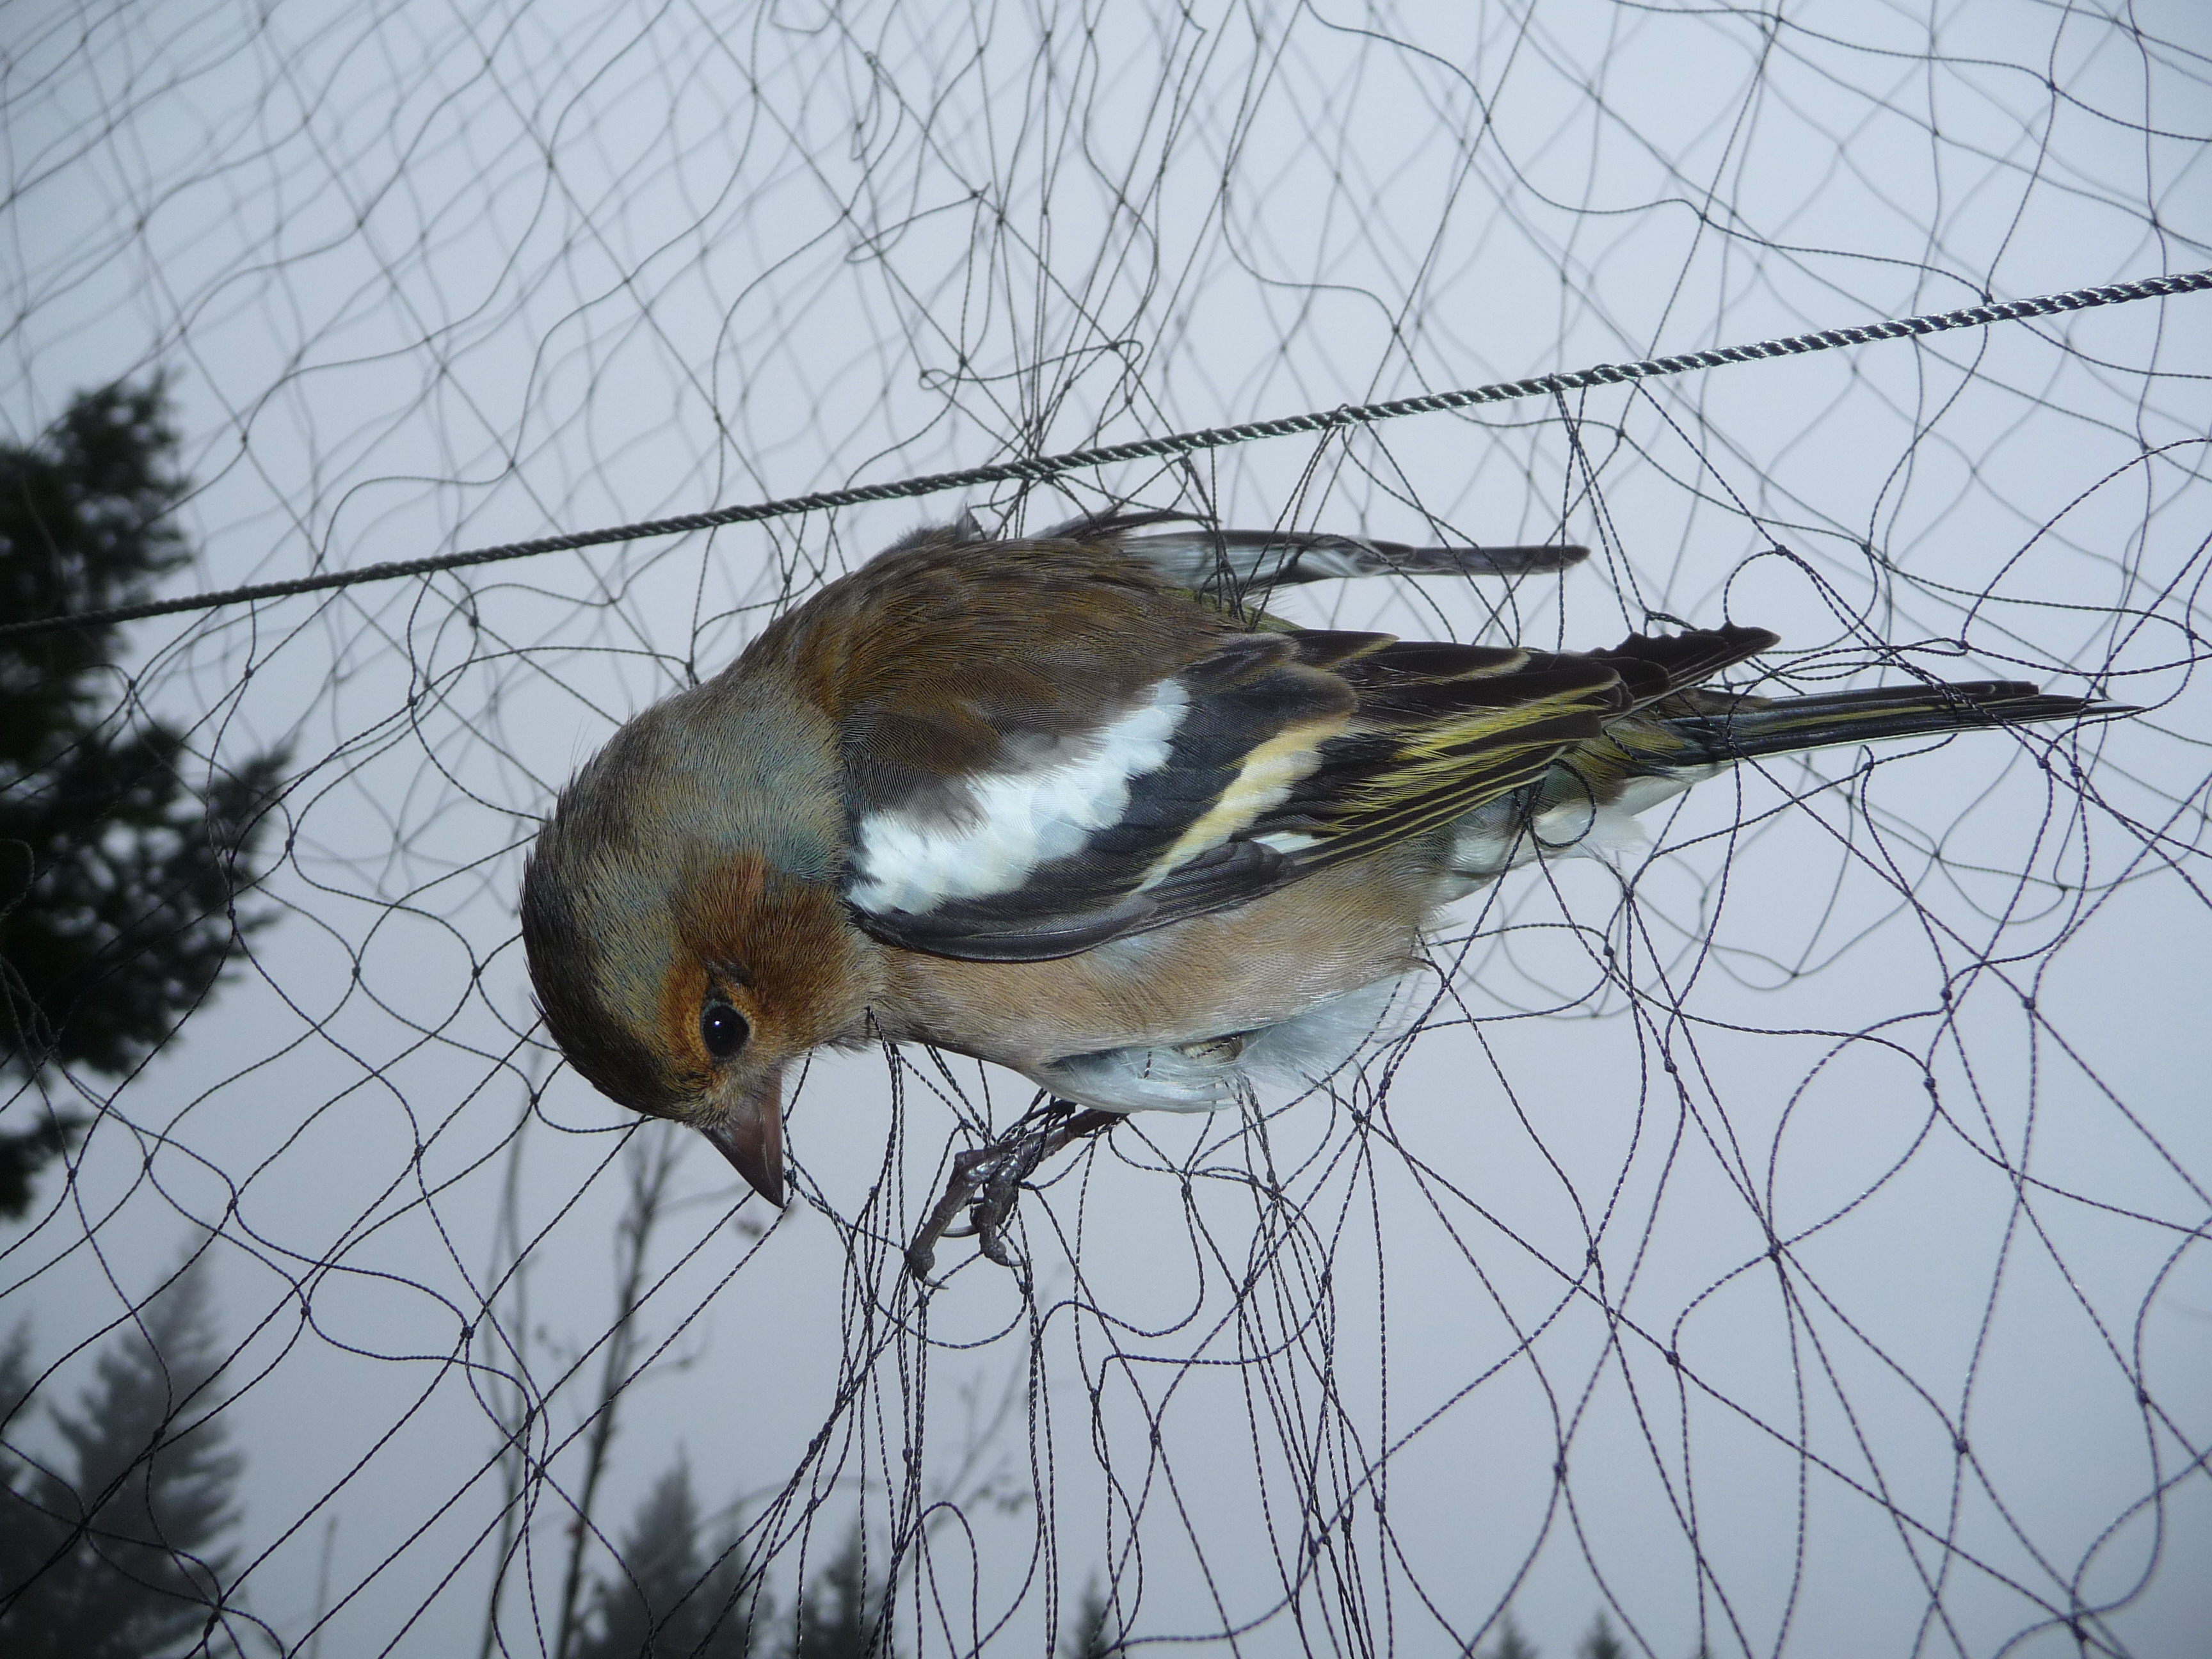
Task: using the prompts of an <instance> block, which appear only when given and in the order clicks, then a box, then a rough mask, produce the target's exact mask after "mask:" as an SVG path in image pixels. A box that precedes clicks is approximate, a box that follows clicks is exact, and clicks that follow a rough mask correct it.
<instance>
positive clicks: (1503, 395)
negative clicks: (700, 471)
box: [0, 270, 2212, 638]
mask: <svg viewBox="0 0 2212 1659" xmlns="http://www.w3.org/2000/svg"><path fill="white" fill-rule="evenodd" d="M2207 288H2212V270H2192V271H2185V272H2182V273H2179V274H2178V275H2175V276H2146V277H2142V278H2141V279H2139V280H2137V281H2136V282H2131V283H2111V284H2109V285H2108V286H2106V287H2104V288H2077V289H2073V290H2072V291H2071V292H2069V293H2066V294H2046V295H2039V296H2038V297H2036V298H2034V299H2031V300H2008V301H2004V302H2003V303H2002V304H1993V305H1983V306H1969V307H1966V309H1965V310H1963V311H1946V312H1941V313H1933V314H1930V315H1927V316H1921V317H1901V318H1897V319H1892V320H1889V321H1887V322H1879V323H1861V324H1859V325H1857V326H1855V327H1850V328H1829V329H1822V330H1820V331H1819V332H1817V333H1813V334H1793V335H1791V336H1790V337H1788V338H1786V339H1780V340H1762V341H1759V343H1757V344H1755V345H1738V346H1720V347H1716V348H1714V349H1711V350H1706V351H1686V352H1681V353H1679V354H1677V355H1675V356H1671V357H1648V358H1646V359H1644V361H1643V362H1637V363H1599V364H1597V365H1595V367H1593V368H1578V369H1573V370H1571V371H1569V372H1567V373H1565V374H1540V375H1537V376H1535V377H1534V378H1533V379H1529V380H1505V381H1500V382H1498V383H1497V384H1494V385H1491V386H1475V387H1473V388H1471V389H1469V390H1467V391H1464V392H1426V393H1424V394H1422V395H1421V396H1419V397H1415V398H1392V399H1391V400H1389V402H1387V403H1379V404H1347V405H1345V406H1342V407H1340V408H1336V409H1325V410H1313V411H1311V412H1310V413H1307V414H1304V415H1285V416H1278V417H1277V418H1275V419H1273V420H1270V421H1248V422H1244V423H1243V424H1242V425H1239V426H1217V427H1209V428H1206V429H1205V430H1204V431H1202V432H1179V433H1176V434H1173V435H1170V436H1167V437H1160V438H1137V439H1133V440H1132V441H1129V442H1127V443H1120V444H1108V445H1105V446H1103V447H1100V448H1097V449H1077V450H1071V451H1069V452H1068V453H1066V454H1062V455H1041V456H1035V457H1032V458H1030V459H1026V460H1012V461H1000V462H997V463H994V465H989V466H971V467H967V468H964V469H963V470H962V471H957V472H933V473H930V474H928V475H927V476H926V477H915V478H901V479H897V480H895V481H893V482H890V483H873V484H854V485H852V486H850V487H849V488H847V489H824V490H819V491H817V492H816V493H815V494H813V495H793V496H790V497H788V498H787V499H785V500H782V501H757V502H753V503H750V504H748V505H746V506H742V507H715V508H714V509H713V510H712V511H710V512H706V513H683V514H680V515H679V516H678V517H676V518H672V519H649V520H645V521H644V522H642V523H639V524H628V525H620V526H615V527H614V528H611V529H605V530H580V531H576V532H573V533H571V534H569V535H566V536H540V537H538V538H535V539H534V540H531V541H526V542H506V543H502V544H500V545H499V546H496V547H480V548H476V549H473V550H469V551H466V552H460V553H444V554H440V555H437V556H435V557H431V558H425V559H398V560H393V561H391V562H386V563H383V564H368V565H362V566H358V567H356V568H353V569H349V570H329V571H324V572H322V573H320V574H317V575H313V576H298V577H295V578H293V579H292V580H289V581H277V582H257V583H254V584H252V585H250V586H244V587H228V588H222V589H220V590H218V591H216V592H207V593H190V594H186V595H185V596H183V597H182V598H179V599H150V600H148V601H146V602H144V603H143V604H139V605H114V606H112V607H110V608H109V609H106V610H104V611H74V612H71V613H69V614H67V615H64V616H58V617H36V618H33V619H32V620H29V621H26V622H10V623H0V638H7V637H9V636H12V635H22V634H35V633H43V632H45V631H46V630H48V629H58V628H97V627H107V626H111V625H112V624H114V623H125V622H137V621H138V620H139V619H141V618H142V617H166V616H172V615H174V614H176V613H178V612H179V611H212V610H215V609H216V608H217V607H218V606H222V605H246V604H251V603H252V602H254V601H256V600H259V599H284V598H288V597H289V596H290V595H292V594H295V593H319V592H326V591H328V590H330V589H331V588H337V587H350V586H354V585H356V583H360V582H382V581H393V580H398V579H399V578H401V577H403V576H425V575H432V574H436V573H437V572H439V571H441V570H462V569H466V568H468V567H470V566H471V565H479V564H496V563H499V562H502V561H504V560H507V559H527V558H533V557H535V556H538V554H541V553H565V552H571V551H574V550H576V549H578V548H585V547H604V546H606V545H608V544H611V543H615V542H631V541H641V540H643V539H644V538H647V537H650V536H678V535H684V534H687V533H689V532H692V531H697V530H714V529H719V528H720V527H721V526H724V525H732V524H750V523H754V522H756V521H757V520H762V519H781V518H787V517H790V516H793V515H794V514H797V513H819V512H823V511H825V510H827V509H829V508H831V507H856V506H859V505H860V504H861V503H863V502H866V501H902V500H904V499H906V498H908V497H909V496H915V495H935V494H936V493H937V492H938V491H939V490H943V489H970V488H973V487H975V486H976V485H979V484H995V483H1014V482H1017V481H1020V482H1026V483H1039V482H1042V480H1045V479H1048V478H1053V477H1058V476H1059V475H1060V474H1061V473H1063V472H1075V471H1082V470H1083V469H1085V468H1086V467H1094V466H1109V465H1113V464H1115V463H1116V462H1120V461H1145V460H1169V459H1174V458H1175V457H1177V456H1181V455H1191V454H1196V453H1200V451H1203V450H1208V449H1225V448H1227V447H1230V446H1231V445H1232V444H1243V443H1250V442H1252V441H1255V440H1256V439H1261V438H1286V437H1292V436H1295V435H1298V434H1301V433H1316V432H1330V431H1334V430H1335V429H1336V428H1340V427H1348V426H1367V425H1370V424H1372V423H1374V422H1377V421H1395V420H1396V419H1398V418H1399V417H1400V416H1405V415H1429V414H1434V413H1436V412H1437V411H1439V410H1453V409H1476V408H1480V406H1482V405H1483V404H1502V403H1510V402H1512V401H1514V400H1515V399H1516V398H1539V397H1551V396H1554V395H1556V394H1558V393H1559V392H1575V391H1579V390H1581V389H1582V388H1583V387H1586V386H1620V385H1622V384H1625V383H1626V382H1629V381H1634V380H1655V379H1657V378H1659V377H1662V376H1664V375H1671V374H1689V373H1691V372H1692V371H1693V370H1697V369H1701V368H1726V367H1727V366H1728V365H1729V364H1731V363H1749V362H1761V361H1763V360H1765V359H1766V358H1770V357H1794V356H1801V355H1802V354H1804V353H1806V352H1810V351H1833V350H1836V349H1838V348H1840V347H1843V346H1855V345H1868V344H1871V343H1874V342H1875V341H1878V340H1898V339H1904V338H1905V337H1917V336H1920V335H1923V334H1942V333H1946V332H1948V331H1950V330H1952V329H1958V328H1983V327H1986V326H1987V325H1990V324H1991V323H2009V322H2017V321H2020V320H2021V319H2025V318H2030V317H2053V316H2057V315H2058V314H2059V313H2063V312H2069V311H2088V310H2093V309H2094V308H2095V307H2099V306H2112V305H2124V304H2126V303H2128V302H2129V301H2134V300H2148V299H2159V298H2164V297H2166V296H2168V295H2177V294H2193V293H2196V292H2197V291H2198V290H2200V289H2207Z"/></svg>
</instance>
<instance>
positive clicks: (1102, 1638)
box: [1060, 1578, 1121, 1659]
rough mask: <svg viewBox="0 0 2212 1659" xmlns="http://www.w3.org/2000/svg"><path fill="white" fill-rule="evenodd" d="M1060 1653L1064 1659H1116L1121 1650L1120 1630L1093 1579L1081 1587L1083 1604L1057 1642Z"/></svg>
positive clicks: (1104, 1596)
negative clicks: (1073, 1621) (1063, 1635)
mask: <svg viewBox="0 0 2212 1659" xmlns="http://www.w3.org/2000/svg"><path fill="white" fill-rule="evenodd" d="M1060 1651H1061V1653H1063V1654H1064V1655H1066V1659H1115V1656H1117V1655H1118V1654H1120V1653H1121V1630H1120V1628H1119V1627H1118V1626H1116V1625H1115V1622H1114V1613H1113V1609H1112V1608H1111V1607H1109V1605H1108V1604H1107V1601H1106V1593H1105V1592H1104V1591H1103V1590H1102V1589H1099V1588H1098V1581H1097V1579H1096V1578H1093V1579H1092V1580H1091V1582H1090V1583H1088V1584H1086V1585H1085V1587H1084V1590H1083V1605H1082V1606H1081V1607H1079V1608H1077V1609H1076V1613H1075V1623H1074V1624H1073V1626H1071V1627H1070V1628H1069V1630H1068V1632H1067V1634H1066V1636H1065V1637H1063V1638H1061V1640H1060Z"/></svg>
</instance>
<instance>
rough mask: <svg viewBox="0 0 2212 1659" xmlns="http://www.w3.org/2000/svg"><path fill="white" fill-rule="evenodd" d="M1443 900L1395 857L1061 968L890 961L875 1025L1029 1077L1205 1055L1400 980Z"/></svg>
mask: <svg viewBox="0 0 2212 1659" xmlns="http://www.w3.org/2000/svg"><path fill="white" fill-rule="evenodd" d="M1442 897H1443V892H1442V890H1441V884H1440V882H1439V878H1438V875H1437V870H1436V860H1435V857H1434V854H1433V852H1432V851H1431V850H1430V849H1427V848H1425V847H1412V846H1404V845H1401V846H1399V847H1396V848H1389V849H1387V850H1385V851H1384V852H1382V853H1379V854H1374V855H1372V856H1370V857H1369V858H1365V859H1361V860H1353V861H1352V862H1350V863H1347V864H1345V865H1342V866H1338V867H1336V868H1334V869H1332V870H1328V871H1323V872H1320V873H1318V874H1316V875H1314V876H1310V877H1309V878H1306V879H1304V880H1303V881H1298V882H1294V883H1292V884H1290V885H1289V886H1287V887H1285V888H1283V889H1281V890H1279V891H1277V892H1274V893H1272V894H1269V895H1268V896H1266V897H1264V898H1261V899H1257V900H1255V901H1254V902H1251V903H1249V904H1245V905H1242V906H1239V907H1238V908H1236V909H1233V910H1227V911H1222V912H1218V913H1216V914H1214V915H1204V916H1198V917H1194V918H1193V919H1191V920H1189V921H1182V922H1177V923H1176V924H1175V925H1174V926H1172V927H1163V928H1159V929H1158V930H1156V931H1154V932H1152V933H1140V934H1137V935H1135V936H1133V937H1130V938H1126V939H1116V940H1115V941H1113V942H1112V943H1110V944H1108V945H1101V946H1099V947H1097V949H1094V950H1091V951H1085V952H1083V953H1082V954H1080V955H1079V956H1073V957H1061V958H1060V959H1058V960H1055V961H1049V962H973V961H964V960H959V959H956V958H952V957H934V956H927V955H924V954H922V953H921V952H919V951H902V950H886V951H884V994H883V996H882V1000H880V1001H879V1002H878V1004H877V1006H875V1008H874V1010H873V1012H874V1013H875V1016H876V1019H877V1022H878V1025H879V1026H880V1027H881V1029H882V1030H883V1032H884V1035H885V1036H889V1037H890V1038H892V1039H893V1040H894V1041H907V1042H932V1043H935V1044H936V1045H937V1046H939V1048H950V1049H952V1050H955V1051H956V1052H957V1053H961V1054H973V1055H975V1057H977V1058H978V1059H981V1060H994V1061H997V1062H999V1063H1000V1064H1001V1065H1006V1066H1012V1067H1014V1068H1015V1069H1017V1070H1024V1071H1028V1070H1034V1069H1036V1067H1038V1066H1048V1065H1050V1064H1052V1063H1053V1062H1054V1061H1055V1060H1062V1059H1065V1058H1066V1057H1067V1056H1069V1055H1071V1054H1091V1053H1095V1052H1097V1051H1098V1050H1100V1049H1108V1048H1130V1047H1135V1046H1147V1047H1157V1046H1161V1045H1176V1044H1182V1043H1188V1042H1204V1041H1206V1040H1207V1039H1209V1038H1212V1037H1216V1036H1223V1035H1225V1034H1226V1033H1230V1032H1238V1031H1249V1030H1257V1029H1260V1028H1261V1027H1264V1026H1269V1025H1273V1024H1279V1022H1281V1021H1283V1020H1285V1019H1290V1018H1294V1017H1296V1016H1297V1015H1298V1014H1301V1013H1304V1012H1306V1011H1307V1010H1309V1009H1310V1008H1312V1007H1314V1006H1316V1004H1318V1003H1320V1002H1322V1001H1324V1000H1327V999H1328V998H1331V997H1334V996H1339V995H1341V994H1344V993H1345V992H1347V991H1352V990H1357V989H1358V988H1360V987H1364V986H1368V985H1372V984H1374V983H1376V981H1381V980H1386V979H1395V978H1396V977H1398V976H1399V975H1401V974H1403V973H1405V972H1406V971H1407V969H1408V968H1409V967H1411V966H1412V965H1413V962H1414V960H1415V958H1416V954H1417V952H1418V950H1419V936H1420V932H1421V929H1422V927H1424V926H1425V925H1426V923H1427V922H1428V921H1429V918H1430V916H1431V913H1432V912H1433V910H1434V909H1435V908H1436V906H1437V903H1438V902H1441V900H1442Z"/></svg>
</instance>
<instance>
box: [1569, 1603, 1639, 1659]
mask: <svg viewBox="0 0 2212 1659" xmlns="http://www.w3.org/2000/svg"><path fill="white" fill-rule="evenodd" d="M1580 1659H1628V1649H1627V1647H1626V1644H1623V1643H1622V1641H1621V1639H1620V1638H1619V1637H1618V1636H1615V1635H1614V1634H1613V1626H1612V1624H1611V1622H1610V1621H1609V1620H1607V1618H1606V1616H1605V1609H1604V1608H1603V1607H1600V1608H1599V1609H1598V1610H1597V1622H1596V1623H1595V1624H1594V1625H1592V1626H1590V1630H1589V1635H1587V1636H1585V1637H1583V1645H1582V1652H1581V1655H1580Z"/></svg>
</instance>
